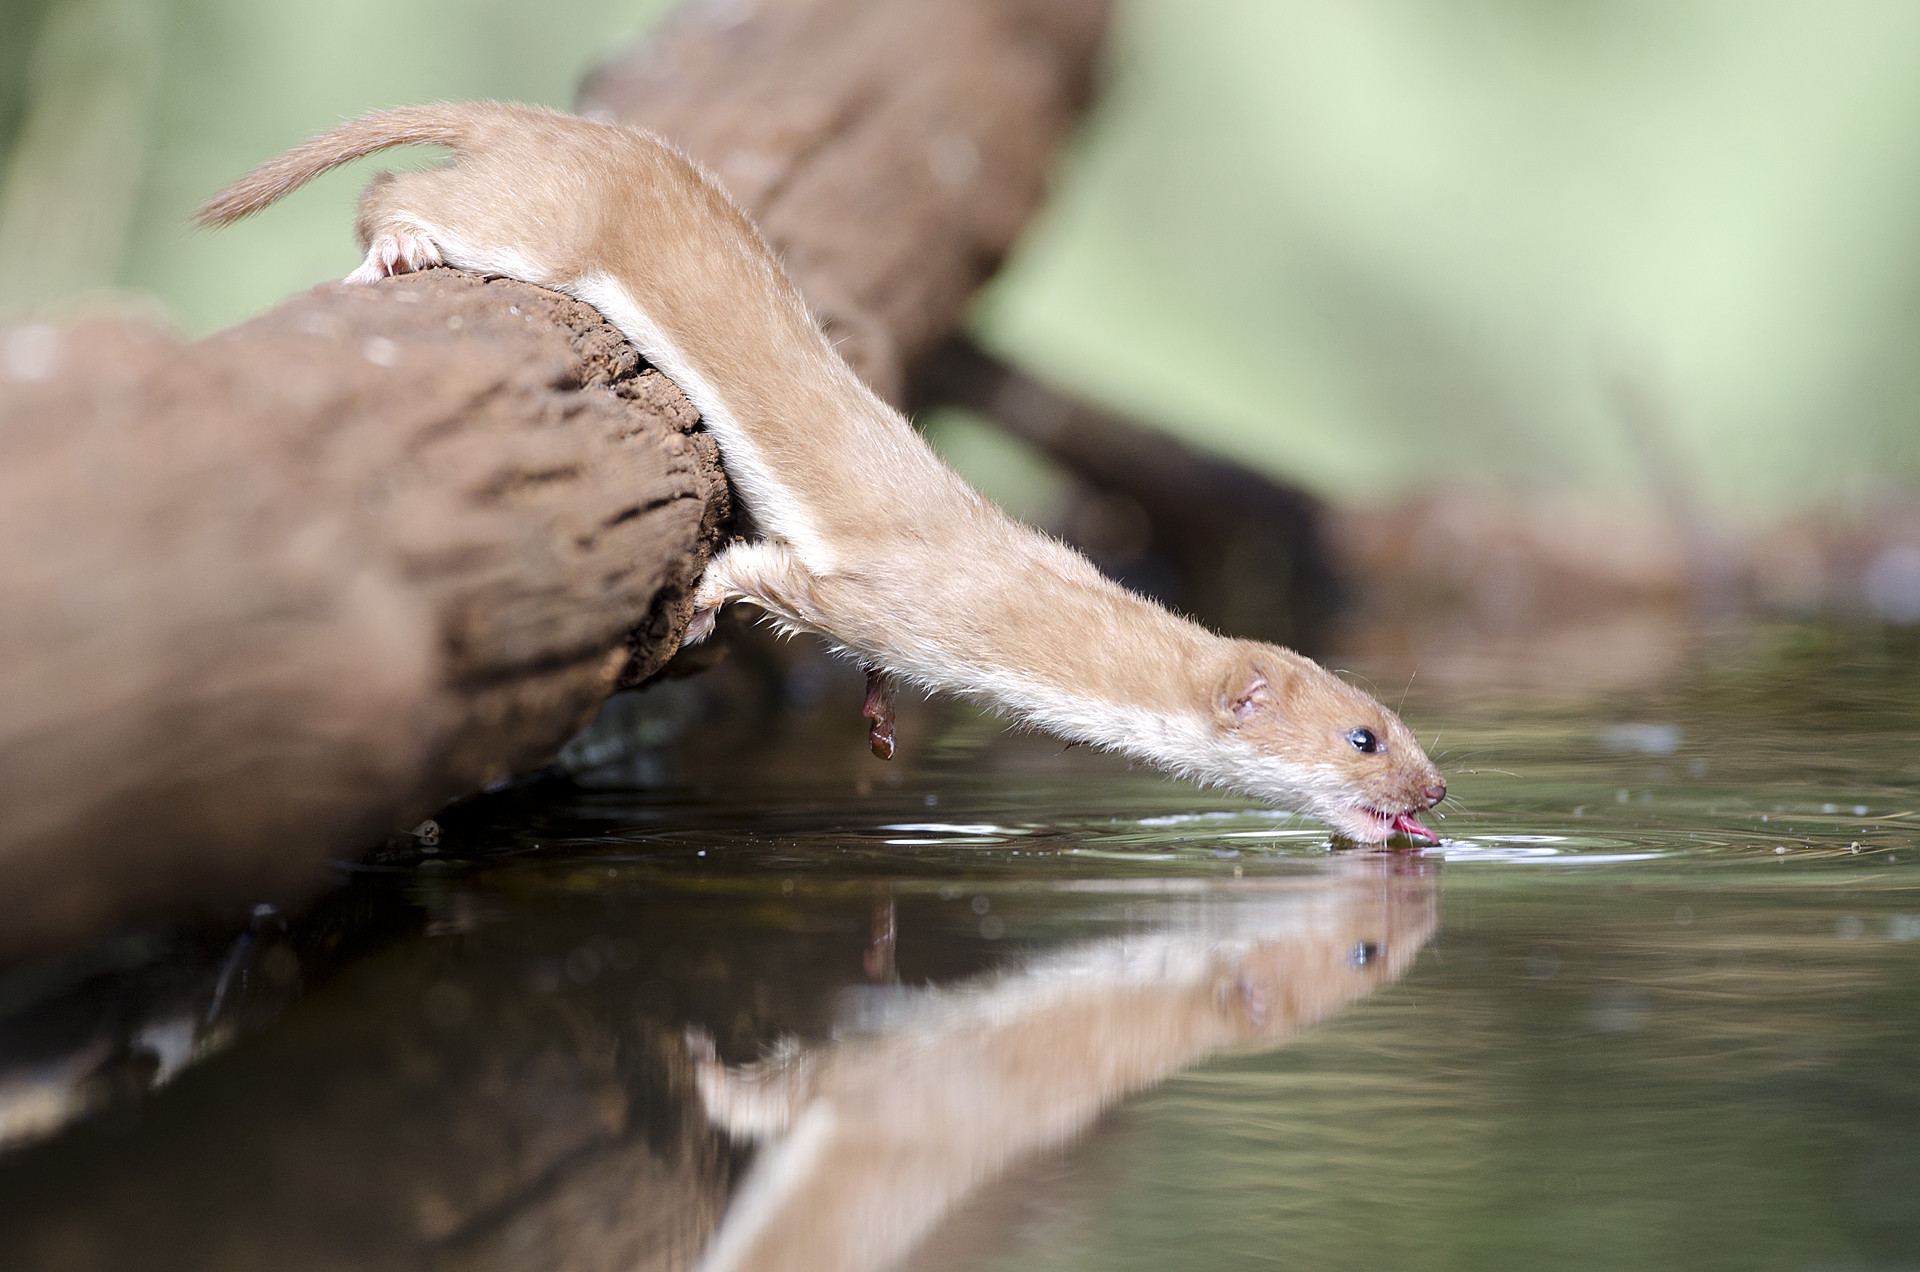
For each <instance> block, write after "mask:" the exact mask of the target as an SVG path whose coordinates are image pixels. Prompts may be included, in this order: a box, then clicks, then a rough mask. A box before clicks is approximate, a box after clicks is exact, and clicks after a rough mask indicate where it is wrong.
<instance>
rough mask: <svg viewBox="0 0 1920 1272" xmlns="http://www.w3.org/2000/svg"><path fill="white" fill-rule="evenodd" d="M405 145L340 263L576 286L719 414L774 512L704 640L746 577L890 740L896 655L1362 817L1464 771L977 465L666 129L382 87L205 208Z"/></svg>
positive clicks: (730, 444)
mask: <svg viewBox="0 0 1920 1272" xmlns="http://www.w3.org/2000/svg"><path fill="white" fill-rule="evenodd" d="M404 145H437V146H444V147H446V148H448V149H449V150H451V151H452V152H453V155H454V162H453V163H452V164H451V165H449V166H446V167H441V168H433V169H426V170H422V171H413V172H401V173H383V174H381V175H380V176H378V177H376V178H375V179H374V180H373V182H372V184H371V185H369V186H368V188H367V190H366V193H365V194H363V195H362V196H361V200H360V207H359V214H358V216H357V218H356V224H355V232H356V234H357V236H358V239H359V242H360V245H361V246H362V247H363V248H364V249H365V251H366V260H365V263H363V264H362V265H361V266H360V267H359V268H358V269H356V270H355V271H354V272H353V273H352V274H350V275H349V276H348V277H347V280H346V281H347V282H349V283H365V282H372V281H374V280H376V279H379V278H382V277H385V276H388V275H391V274H399V273H405V272H408V271H411V270H418V269H425V268H427V267H429V266H434V265H443V264H444V265H451V266H454V267H456V268H459V269H465V270H471V271H474V272H477V273H483V274H495V275H503V276H506V277H509V278H515V279H519V280H522V281H524V282H528V283H533V284H537V285H539V286H542V287H548V288H552V289H553V290H555V291H559V292H563V293H565V294H566V295H569V296H572V297H574V298H576V299H578V300H581V301H584V302H586V303H587V304H589V305H591V306H593V307H594V308H595V309H597V310H599V311H600V312H601V313H602V314H603V315H605V316H606V318H607V319H608V321H610V322H611V323H613V325H614V326H615V327H617V328H619V330H620V331H621V332H622V333H623V334H624V335H625V336H626V337H627V339H629V340H630V341H632V342H633V344H634V345H635V346H636V347H637V348H638V349H639V351H640V353H641V354H642V355H643V356H645V357H646V359H647V360H648V361H649V362H650V363H652V364H653V365H654V366H655V367H657V368H658V369H659V370H660V371H661V372H662V373H664V374H665V375H666V376H667V377H668V378H669V379H671V380H672V381H673V382H674V383H675V384H677V385H678V386H679V388H680V390H681V391H682V392H683V393H685V394H686V396H687V398H688V400H689V401H691V402H692V404H693V405H694V407H695V408H696V409H697V410H698V411H699V412H700V414H701V416H702V417H703V419H704V421H705V424H706V427H707V428H708V429H709V430H711V431H712V433H713V434H714V436H715V438H716V439H717V440H718V442H719V445H720V452H721V458H722V461H723V462H724V464H725V466H726V470H727V475H728V477H729V478H730V479H731V480H732V482H733V484H734V486H735V488H736V489H737V490H738V491H739V493H740V496H741V498H742V499H743V500H744V501H745V504H746V506H747V508H748V509H749V510H750V511H751V513H752V515H753V519H754V521H755V523H756V524H757V525H758V526H759V527H760V529H761V531H762V532H763V534H764V536H765V537H764V538H762V539H760V540H758V541H754V542H748V543H739V544H736V545H734V546H732V547H729V548H727V549H726V550H725V551H723V552H722V553H721V554H720V555H719V556H718V557H716V558H715V559H714V560H713V562H712V563H711V564H710V565H709V567H708V569H707V572H706V574H705V575H704V576H703V578H702V580H701V582H700V584H699V587H698V591H697V594H696V597H695V601H696V606H697V608H696V614H695V619H694V624H693V627H692V629H691V630H690V633H689V639H690V640H697V639H699V638H700V637H702V636H704V635H705V633H706V632H707V631H708V630H709V629H710V628H711V626H712V622H713V616H714V614H715V613H716V612H717V610H718V609H719V607H720V606H721V605H722V604H724V603H725V602H727V601H729V600H733V599H745V600H748V601H751V602H753V603H754V604H756V605H758V606H760V608H762V609H763V610H765V611H766V612H767V613H768V614H769V615H771V616H772V617H773V619H774V620H775V621H776V622H778V623H779V624H780V625H781V626H783V627H784V628H786V629H788V630H793V631H807V632H814V633H818V634H819V635H821V636H824V637H825V638H826V639H827V640H828V641H830V642H832V643H833V644H834V645H836V646H838V647H839V648H841V649H842V650H844V651H847V652H849V653H851V654H853V655H854V656H856V657H858V658H859V659H861V660H862V661H863V662H864V663H865V664H866V665H867V666H868V667H869V668H871V669H873V670H874V671H876V672H878V673H880V675H879V676H877V677H876V678H875V679H874V680H873V681H872V683H871V687H870V692H869V695H868V705H869V708H870V711H869V715H870V716H872V717H873V718H874V726H875V734H876V736H875V739H874V745H875V750H876V751H881V750H886V751H889V752H890V751H891V736H890V735H891V720H890V714H891V713H890V712H889V711H888V710H887V693H886V689H887V685H888V682H889V681H890V679H891V678H892V677H900V678H903V679H905V680H908V681H910V682H913V683H916V684H919V685H921V686H923V687H924V688H926V689H928V690H933V691H943V692H948V693H953V694H958V695H960V696H962V697H965V698H968V699H971V700H973V701H976V702H979V703H982V704H984V705H986V706H987V707H989V708H991V709H993V710H995V711H997V712H999V713H1001V714H1002V715H1005V716H1009V717H1012V718H1013V719H1015V720H1018V721H1021V722H1024V723H1026V724H1029V725H1032V726H1035V727H1038V728H1041V729H1044V730H1047V731H1049V732H1052V733H1055V734H1058V735H1060V736H1062V737H1064V738H1067V739H1069V740H1071V741H1074V742H1080V743H1085V744H1087V745H1090V746H1096V747H1100V748H1103V749H1106V750H1112V751H1119V752H1122V753H1125V754H1127V755H1130V756H1133V757H1136V758H1138V759H1141V760H1145V761H1146V762H1148V763H1150V764H1153V765H1155V766H1157V767H1159V768H1161V769H1164V770H1166V771H1168V772H1171V773H1173V774H1176V775H1178V776H1181V777H1185V778H1189V779H1192V780H1194V781H1197V782H1200V783H1202V784H1205V785H1212V786H1224V787H1228V788H1230V789H1233V790H1236V791H1240V792H1242V793H1244V794H1248V795H1252V796H1255V797H1257V798H1260V799H1265V800H1268V801H1271V802H1273V803H1275V804H1279V805H1282V806H1285V807H1288V808H1292V809H1296V810H1299V811H1303V812H1307V813H1310V814H1313V815H1315V816H1317V817H1319V818H1321V819H1322V820H1324V821H1326V822H1327V823H1328V824H1329V825H1331V826H1332V827H1333V828H1334V830H1335V831H1336V832H1338V833H1339V834H1341V835H1344V836H1347V837H1349V838H1351V839H1353V840H1356V841H1359V842H1361V843H1381V842H1384V841H1385V840H1387V839H1388V838H1390V837H1391V836H1392V835H1394V834H1396V833H1398V834H1403V835H1406V836H1408V837H1409V838H1412V839H1414V840H1419V841H1431V842H1437V837H1436V836H1434V834H1433V833H1432V832H1431V831H1429V830H1428V829H1427V828H1426V827H1425V826H1424V825H1422V824H1421V823H1420V822H1419V821H1418V820H1416V819H1415V817H1414V814H1416V813H1418V812H1420V811H1422V810H1424V809H1428V808H1431V807H1433V806H1434V805H1436V804H1438V803H1439V802H1440V801H1441V799H1442V798H1444V797H1445V795H1446V785H1445V783H1444V782H1443V781H1442V780H1441V778H1440V774H1439V771H1438V770H1437V769H1435V767H1434V766H1433V764H1432V762H1431V761H1430V760H1428V759H1427V756H1426V754H1425V753H1424V752H1423V751H1422V750H1421V748H1420V744H1419V742H1418V741H1416V740H1415V738H1414V736H1413V734H1412V732H1411V731H1410V730H1409V729H1408V728H1407V727H1406V725H1405V724H1403V723H1402V722H1401V721H1400V718H1399V717H1398V716H1397V715H1395V714H1394V713H1393V712H1392V711H1389V710H1387V709H1386V708H1385V707H1384V706H1382V705H1381V704H1380V703H1378V702H1376V701H1374V699H1373V698H1371V697H1369V696H1368V695H1367V694H1365V693H1362V692H1361V691H1360V690H1358V689H1355V688H1354V687H1353V686H1351V685H1349V684H1347V683H1346V682H1345V681H1343V680H1340V679H1339V678H1337V677H1335V676H1334V675H1332V674H1331V673H1329V672H1327V671H1326V670H1324V669H1323V668H1321V667H1320V666H1319V665H1317V664H1316V663H1314V662H1312V661H1310V660H1309V659H1307V658H1304V657H1302V656H1301V655H1299V654H1296V653H1294V652H1293V651H1292V650H1288V649H1282V648H1280V647H1279V646H1276V645H1268V644H1260V643H1256V642H1253V641H1245V640H1233V639H1228V638H1226V637H1222V636H1219V635H1216V634H1215V633H1213V632H1210V631H1207V630H1206V629H1204V628H1202V627H1200V626H1199V625H1198V624H1195V623H1192V622H1190V621H1188V620H1186V619H1183V618H1179V617H1177V616H1175V615H1174V614H1172V613H1170V612H1169V611H1168V610H1166V609H1164V608H1162V607H1161V606H1159V605H1157V604H1155V603H1153V602H1151V601H1148V600H1146V599H1145V598H1143V597H1140V596H1138V595H1136V594H1134V593H1132V592H1130V591H1127V590H1126V589H1125V588H1122V587H1120V586H1119V585H1118V584H1116V583H1114V582H1112V581H1111V580H1109V579H1108V578H1106V577H1105V576H1104V575H1102V574H1101V573H1100V572H1099V571H1098V570H1096V569H1095V568H1094V567H1093V565H1092V564H1091V563H1090V562H1089V561H1087V559H1086V558H1085V557H1083V556H1081V555H1080V554H1079V553H1077V552H1075V551H1073V550H1072V549H1071V548H1068V547H1066V546H1065V545H1063V544H1061V543H1059V542H1057V541H1056V540H1054V539H1052V538H1049V537H1048V536H1046V535H1043V534H1041V533H1039V532H1038V531H1036V530H1033V529H1031V528H1029V527H1027V526H1024V525H1021V524H1020V523H1018V522H1016V521H1014V520H1013V519H1012V518H1010V517H1008V516H1007V515H1006V514H1005V513H1003V512H1002V511H1001V510H1000V509H999V508H998V507H997V506H995V505H994V504H993V503H991V502H989V501H988V500H987V499H986V498H984V497H983V496H981V495H980V494H978V493H977V492H976V491H974V490H973V489H972V488H971V487H969V486H968V485H967V484H966V482H964V481H963V480H962V479H961V478H960V476H959V475H958V474H957V473H955V472H954V471H953V470H952V469H950V468H948V467H947V466H946V465H945V464H944V463H942V462H941V461H940V459H939V457H938V456H936V455H935V454H934V453H933V451H932V449H931V448H930V447H928V446H927V444H926V443H925V442H924V441H923V440H922V439H921V437H920V435H919V434H918V433H917V432H915V431H914V429H913V428H912V426H911V425H910V424H909V423H908V422H907V420H906V419H905V418H904V417H903V416H902V415H901V414H900V413H899V412H898V411H896V410H894V409H893V408H892V407H890V406H888V405H887V404H886V403H885V402H883V401H881V399H880V398H879V397H878V396H877V395H876V394H874V393H873V392H872V391H871V390H870V389H868V388H867V387H866V386H865V385H864V384H863V383H862V382H861V381H860V379H859V378H858V377H857V376H856V375H855V374H854V373H853V371H852V370H851V369H850V368H849V367H848V366H847V364H846V363H845V362H843V361H842V360H841V359H840V357H839V355H838V354H836V353H835V352H834V349H833V346H832V344H831V343H830V342H829V341H828V340H827V338H826V336H825V335H823V334H822V333H821V331H820V329H819V327H818V325H816V323H815V322H814V320H813V317H812V315H811V314H810V313H809V312H808V310H807V307H806V304H805V302H804V301H803V300H802V299H801V297H800V293H799V290H798V289H797V288H796V287H795V286H794V284H793V282H792V281H791V280H790V279H789V278H788V277H787V275H786V272H785V271H784V270H783V269H782V268H781V266H780V263H779V261H778V260H777V259H776V258H775V256H774V254H773V252H772V250H771V249H770V248H768V246H767V244H766V242H765V241H764V240H763V239H762V238H761V236H760V233H759V231H758V230H757V229H756V228H755V226H754V224H753V222H752V221H750V220H749V219H748V218H747V216H746V214H745V213H744V212H742V211H741V210H740V209H739V208H738V207H737V206H735V204H734V203H733V201H732V200H731V199H730V198H729V197H728V196H727V194H726V192H725V191H724V190H722V188H721V187H720V184H719V183H718V181H716V180H715V179H714V178H713V177H711V176H709V175H708V174H707V173H706V172H704V171H703V170H702V169H701V168H700V167H699V166H698V165H696V164H695V163H693V162H692V161H691V160H689V159H688V158H687V157H686V156H684V155H682V154H681V153H680V152H679V151H677V150H676V149H674V148H673V147H672V146H671V145H669V144H668V143H667V142H665V141H663V140H662V139H660V138H659V137H657V136H654V135H653V134H651V133H647V132H644V131H642V130H639V129H636V128H627V127H621V126H617V125H612V124H602V123H595V122H592V121H589V120H585V119H581V118H578V117H575V116H570V115H565V114H561V113H560V112H557V111H552V110H546V109H541V108H536V107H528V106H517V105H510V104H506V103H493V102H474V103H460V104H436V105H425V106H413V107H406V108H402V109H398V110H387V111H377V112H374V113H372V114H369V115H365V116H363V117H361V118H359V119H355V120H351V121H349V122H347V123H345V124H342V125H340V126H339V127H337V128H335V129H333V130H332V131H330V132H327V133H324V134H322V135H320V136H318V137H315V138H313V139H312V140H309V141H307V142H305V143H303V144H301V145H299V146H296V147H294V148H293V149H292V150H289V151H288V152H286V153H285V154H283V155H281V156H280V157H279V158H277V159H273V160H270V161H268V162H267V163H265V164H263V165H262V166H261V167H259V168H257V169H255V170H254V171H253V172H252V173H250V174H249V175H247V176H245V177H242V178H241V179H240V180H239V181H238V182H236V183H234V184H233V185H232V186H230V187H229V188H228V189H226V190H225V191H224V192H222V193H221V194H219V195H217V196H215V197H214V198H213V199H212V200H211V201H210V202H208V203H207V204H206V206H205V207H203V208H202V209H201V210H200V212H199V214H198V220H199V221H200V223H201V224H202V225H206V226H221V225H226V224H229V223H230V222H233V221H236V220H238V219H240V218H241V217H244V216H246V215H248V214H249V213H252V212H257V211H259V210H260V209H262V208H264V207H267V206H268V205H269V204H271V203H273V202H275V201H276V200H278V199H280V198H281V197H282V196H284V195H286V194H288V193H291V192H292V191H293V190H295V189H297V188H299V187H300V186H301V185H303V184H305V183H306V182H307V181H309V180H311V179H313V178H314V177H316V176H319V175H320V174H321V173H324V172H327V171H329V170H330V169H333V168H336V167H338V166H339V165H341V164H343V163H347V162H348V161H350V160H354V159H358V158H361V157H362V156H365V155H369V154H372V153H374V152H376V151H380V150H385V149H387V148H389V147H392V146H404ZM883 728H884V729H885V730H886V731H887V733H888V738H887V740H886V742H885V744H884V745H883V744H882V741H881V739H880V737H879V733H880V731H881V730H882V729H883Z"/></svg>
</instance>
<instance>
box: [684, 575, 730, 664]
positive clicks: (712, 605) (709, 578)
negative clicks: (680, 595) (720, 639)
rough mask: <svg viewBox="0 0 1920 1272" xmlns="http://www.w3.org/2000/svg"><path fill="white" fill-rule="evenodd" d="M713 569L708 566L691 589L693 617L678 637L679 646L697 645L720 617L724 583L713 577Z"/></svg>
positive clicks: (724, 599) (723, 598)
mask: <svg viewBox="0 0 1920 1272" xmlns="http://www.w3.org/2000/svg"><path fill="white" fill-rule="evenodd" d="M714 574H715V571H714V570H713V569H712V568H711V567H709V568H708V570H707V573H706V575H705V577H703V578H702V579H701V580H700V583H699V586H697V587H695V588H694V589H693V617H692V618H690V619H688V620H687V631H686V634H685V635H684V636H682V637H681V638H680V648H682V649H685V648H686V647H687V646H689V645H698V644H699V643H700V642H701V641H703V640H705V639H706V638H707V637H709V636H711V635H713V625H714V623H715V622H717V621H718V620H719V618H720V607H721V606H722V605H724V604H725V603H726V600H727V589H726V585H725V584H723V583H721V582H720V581H719V580H718V579H716V578H715V577H714Z"/></svg>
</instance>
